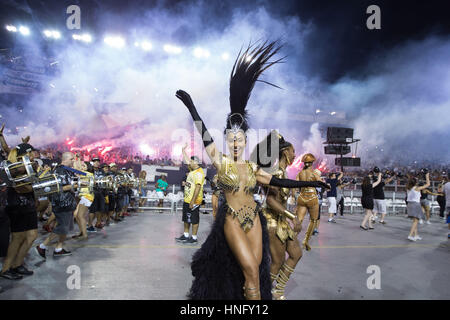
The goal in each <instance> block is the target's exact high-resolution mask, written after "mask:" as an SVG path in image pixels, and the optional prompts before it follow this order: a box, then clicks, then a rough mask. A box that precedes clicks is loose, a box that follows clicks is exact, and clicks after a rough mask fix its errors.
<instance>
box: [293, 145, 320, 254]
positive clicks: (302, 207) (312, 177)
mask: <svg viewBox="0 0 450 320" xmlns="http://www.w3.org/2000/svg"><path fill="white" fill-rule="evenodd" d="M314 161H316V158H315V157H314V155H312V154H311V153H307V154H305V155H304V156H303V157H302V162H303V163H304V167H303V170H302V171H300V172H299V173H298V175H297V180H300V181H322V179H321V178H320V175H319V174H318V172H317V171H316V170H314V169H313V167H312V164H313V162H314ZM322 182H323V181H322ZM306 212H309V217H310V220H309V224H308V228H307V229H306V233H305V239H303V242H302V245H303V247H304V248H305V249H306V250H307V251H309V250H311V246H310V245H309V239H310V238H311V235H312V233H313V231H314V227H315V226H316V224H317V222H318V218H319V198H318V197H317V190H316V188H312V187H304V188H301V189H300V194H299V196H298V198H297V217H298V219H299V220H300V223H303V219H304V218H305V215H306Z"/></svg>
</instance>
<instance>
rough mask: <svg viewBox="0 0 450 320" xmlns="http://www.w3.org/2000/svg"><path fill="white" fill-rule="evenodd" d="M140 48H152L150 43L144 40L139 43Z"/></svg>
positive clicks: (147, 49) (146, 49)
mask: <svg viewBox="0 0 450 320" xmlns="http://www.w3.org/2000/svg"><path fill="white" fill-rule="evenodd" d="M141 48H142V50H144V51H150V50H152V44H151V43H150V42H148V41H144V42H142V43H141Z"/></svg>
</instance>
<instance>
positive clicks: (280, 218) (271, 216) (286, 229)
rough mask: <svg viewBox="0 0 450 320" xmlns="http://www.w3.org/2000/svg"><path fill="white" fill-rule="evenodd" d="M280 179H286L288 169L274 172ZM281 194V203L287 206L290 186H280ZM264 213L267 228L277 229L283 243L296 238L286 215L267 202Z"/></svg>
mask: <svg viewBox="0 0 450 320" xmlns="http://www.w3.org/2000/svg"><path fill="white" fill-rule="evenodd" d="M273 175H274V176H276V177H277V178H279V179H286V178H287V174H286V170H283V169H281V168H280V169H278V170H277V171H276V172H275V173H274V174H273ZM279 190H280V191H279V194H280V196H281V200H282V201H281V204H282V205H283V206H284V207H286V205H287V200H288V198H289V189H288V188H280V189H279ZM263 213H264V216H265V217H266V220H267V228H268V229H271V228H273V229H276V235H277V237H278V238H279V239H280V241H281V242H282V243H285V242H286V240H288V239H290V240H294V239H295V236H296V235H295V232H294V230H293V229H292V228H291V225H290V224H289V223H288V221H287V218H286V216H285V215H283V214H280V213H278V211H275V210H273V209H272V208H270V206H268V205H267V204H266V205H265V206H264V207H263Z"/></svg>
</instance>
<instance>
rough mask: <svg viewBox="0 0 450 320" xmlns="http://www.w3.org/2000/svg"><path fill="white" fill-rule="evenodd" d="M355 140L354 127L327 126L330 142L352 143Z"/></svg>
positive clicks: (328, 140)
mask: <svg viewBox="0 0 450 320" xmlns="http://www.w3.org/2000/svg"><path fill="white" fill-rule="evenodd" d="M352 140H353V129H352V128H339V127H328V128H327V142H328V143H350V142H352Z"/></svg>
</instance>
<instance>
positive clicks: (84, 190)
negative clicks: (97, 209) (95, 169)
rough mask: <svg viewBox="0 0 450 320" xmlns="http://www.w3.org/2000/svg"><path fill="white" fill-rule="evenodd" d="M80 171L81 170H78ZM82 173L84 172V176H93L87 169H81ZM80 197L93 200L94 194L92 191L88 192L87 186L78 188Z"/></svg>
mask: <svg viewBox="0 0 450 320" xmlns="http://www.w3.org/2000/svg"><path fill="white" fill-rule="evenodd" d="M80 171H82V170H80ZM83 172H84V173H86V176H94V175H93V174H92V173H90V172H87V171H83ZM79 196H80V198H81V197H85V198H86V199H88V200H89V201H94V194H93V193H89V188H87V187H86V188H81V189H80V194H79Z"/></svg>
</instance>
